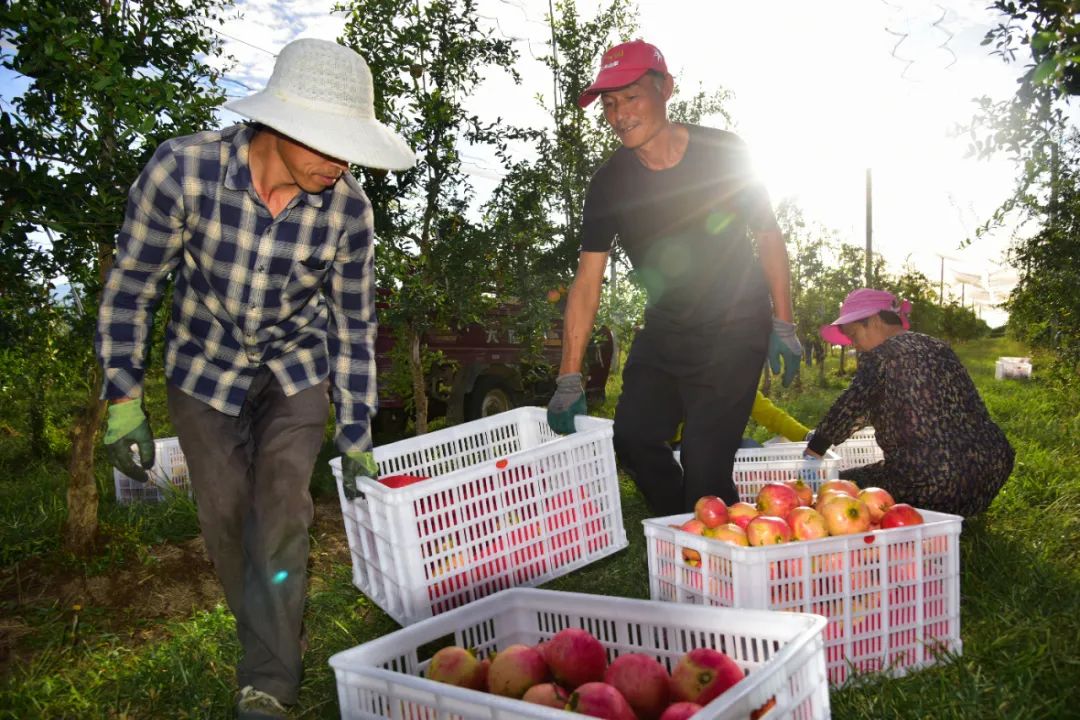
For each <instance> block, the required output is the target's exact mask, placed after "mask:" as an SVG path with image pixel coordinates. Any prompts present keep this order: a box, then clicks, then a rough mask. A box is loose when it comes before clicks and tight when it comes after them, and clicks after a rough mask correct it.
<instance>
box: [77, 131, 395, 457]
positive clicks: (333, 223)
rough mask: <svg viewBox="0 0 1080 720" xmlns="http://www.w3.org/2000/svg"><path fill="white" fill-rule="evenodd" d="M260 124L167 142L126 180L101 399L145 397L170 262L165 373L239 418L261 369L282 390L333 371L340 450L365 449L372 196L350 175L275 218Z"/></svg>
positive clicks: (104, 299) (104, 311)
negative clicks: (262, 185)
mask: <svg viewBox="0 0 1080 720" xmlns="http://www.w3.org/2000/svg"><path fill="white" fill-rule="evenodd" d="M254 132H255V131H254V129H253V128H251V127H250V126H247V125H236V126H233V127H231V128H228V129H226V130H222V131H218V132H204V133H199V134H196V135H191V136H188V137H182V138H176V139H173V140H169V141H167V142H165V143H164V144H163V145H162V146H161V147H160V148H158V150H157V152H155V153H154V157H153V159H152V160H151V161H150V162H149V163H148V164H147V166H146V167H145V168H144V169H143V172H142V174H141V175H140V176H139V178H138V180H136V181H135V184H134V185H132V187H131V190H130V192H129V194H128V205H127V213H126V216H125V218H124V225H123V228H122V229H121V230H120V234H119V236H118V237H117V242H116V247H117V252H116V264H115V266H114V267H113V269H112V272H110V273H109V277H108V279H107V281H106V283H105V287H104V289H103V291H102V296H101V309H100V313H99V316H98V327H97V338H96V342H95V345H96V348H97V353H98V358H99V360H100V362H101V365H102V367H103V368H104V371H105V382H104V386H103V388H102V397H103V398H108V399H113V398H121V397H139V396H140V395H141V394H142V383H143V372H144V367H145V365H144V361H145V359H146V353H147V346H148V344H149V343H148V340H149V338H150V331H151V327H152V323H153V316H154V308H155V307H156V306H157V304H158V302H159V301H160V299H161V295H162V293H163V291H164V287H165V284H166V279H167V278H168V276H169V274H170V273H172V272H173V271H174V270H175V271H176V280H175V287H174V290H173V303H172V313H171V318H170V322H169V326H168V331H167V333H166V348H165V375H166V377H167V378H168V380H169V382H170V383H172V384H173V385H175V386H176V387H178V388H179V389H180V390H182V391H184V392H186V393H187V394H189V395H191V396H192V397H194V398H197V399H199V400H202V401H203V402H205V403H207V404H209V405H210V406H211V407H214V408H216V409H217V410H220V411H221V412H223V413H226V414H228V415H233V416H236V415H239V414H240V408H241V406H242V405H243V403H244V399H245V397H246V396H247V391H248V388H249V387H250V385H251V381H252V378H253V377H254V375H255V373H256V371H257V370H258V369H259V368H260V367H263V366H266V367H267V368H269V369H270V370H271V371H272V372H273V373H274V376H275V377H276V378H277V379H278V381H279V382H280V383H281V386H282V388H283V389H284V390H285V393H286V394H287V395H292V394H294V393H297V392H299V391H301V390H303V389H305V388H309V387H312V386H314V385H316V384H318V383H320V382H322V381H323V380H324V379H325V378H326V377H328V376H329V377H330V386H331V392H332V395H331V397H332V399H333V402H334V407H335V410H336V415H337V445H338V449H339V450H341V451H342V452H349V451H353V450H369V449H370V447H371V439H370V437H371V436H370V432H369V425H370V417H371V414H372V413H373V412H374V409H375V402H376V396H375V353H374V350H375V333H376V320H375V303H374V296H373V282H374V281H373V278H374V270H373V266H372V262H373V252H374V235H373V231H372V213H371V203H370V202H369V201H368V199H367V196H366V195H365V194H364V191H363V190H362V189H361V188H360V186H359V185H358V184H357V182H356V180H355V179H354V178H353V177H352V175H350V174H349V173H345V174H344V175H343V176H342V178H341V179H340V180H339V181H338V182H337V183H335V184H334V185H333V186H332V187H330V188H327V189H326V190H325V191H324V192H321V193H318V194H313V193H305V192H303V191H301V192H300V193H299V194H298V195H297V197H295V198H294V199H293V200H292V202H290V203H289V204H288V206H287V207H286V208H285V209H284V210H283V211H282V212H281V213H280V214H279V215H278V216H277V217H276V218H275V217H271V215H270V212H269V210H267V208H266V206H265V205H264V204H263V203H262V201H261V200H259V198H258V195H257V194H256V193H255V189H254V185H253V184H252V178H251V170H250V167H249V165H248V152H249V149H250V142H251V138H252V137H253V136H254Z"/></svg>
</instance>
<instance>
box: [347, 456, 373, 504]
mask: <svg viewBox="0 0 1080 720" xmlns="http://www.w3.org/2000/svg"><path fill="white" fill-rule="evenodd" d="M362 477H365V478H370V479H371V480H378V479H379V465H378V463H376V462H375V453H373V452H371V451H370V450H368V451H364V452H361V451H359V450H354V451H352V452H347V453H345V454H344V455H342V456H341V487H342V488H343V489H344V491H345V497H346V498H347V499H349V500H355V499H356V498H358V497H360V495H361V494H362V493H361V491H360V489H359V488H358V487H357V478H362Z"/></svg>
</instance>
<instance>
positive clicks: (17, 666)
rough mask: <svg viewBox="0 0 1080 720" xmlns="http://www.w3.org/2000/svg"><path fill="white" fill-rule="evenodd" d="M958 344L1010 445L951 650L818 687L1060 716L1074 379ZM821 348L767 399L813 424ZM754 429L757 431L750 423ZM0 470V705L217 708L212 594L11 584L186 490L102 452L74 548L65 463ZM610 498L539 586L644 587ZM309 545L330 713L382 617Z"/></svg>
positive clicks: (629, 518) (324, 484) (86, 709)
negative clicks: (124, 478)
mask: <svg viewBox="0 0 1080 720" xmlns="http://www.w3.org/2000/svg"><path fill="white" fill-rule="evenodd" d="M958 352H959V353H960V355H961V357H962V358H963V359H964V361H965V363H966V364H967V366H968V367H969V369H970V370H971V373H972V376H973V377H974V379H975V382H976V384H977V385H978V386H979V389H980V391H981V393H982V395H983V398H984V399H985V401H986V404H987V406H988V407H989V409H990V412H991V414H992V415H993V416H994V418H995V419H996V420H997V421H998V422H999V423H1000V424H1001V426H1002V427H1003V428H1004V429H1005V431H1006V433H1007V435H1008V436H1009V438H1010V440H1011V442H1012V443H1013V445H1014V447H1015V448H1016V451H1017V465H1016V470H1015V472H1014V474H1013V476H1012V478H1011V479H1010V480H1009V482H1008V483H1007V485H1006V486H1005V488H1004V490H1003V492H1002V493H1001V494H1000V496H999V497H998V498H997V500H996V501H995V503H994V505H993V506H992V507H991V509H990V510H989V511H988V512H987V513H986V514H985V515H984V516H982V517H980V518H978V519H976V520H974V521H968V522H965V524H964V530H963V534H962V535H961V542H960V545H961V572H962V577H961V594H962V603H961V637H962V639H963V644H964V645H963V653H962V655H961V656H960V657H959V658H957V659H955V660H954V661H953V662H949V663H943V664H940V665H937V666H935V667H932V668H929V669H926V670H923V671H920V672H916V673H912V674H910V675H908V676H906V677H904V678H900V679H890V678H883V677H868V678H865V679H863V680H862V681H861V682H859V683H857V684H854V685H852V686H850V687H846V688H844V689H841V690H836V691H833V692H832V694H831V702H832V708H833V717H835V718H841V719H843V718H853V719H854V718H912V719H914V718H1017V719H1020V718H1032V719H1035V718H1064V717H1071V716H1075V714H1076V708H1080V683H1078V682H1077V680H1078V679H1080V653H1078V652H1077V647H1078V645H1080V557H1078V553H1080V550H1078V548H1080V543H1078V541H1080V383H1077V382H1075V381H1074V382H1073V385H1072V386H1071V387H1070V386H1067V385H1066V386H1063V385H1061V384H1060V383H1057V382H1052V381H1051V380H1049V379H1048V378H1046V377H1044V376H1043V375H1042V373H1041V372H1040V368H1041V364H1040V363H1039V360H1038V358H1037V359H1036V375H1035V378H1034V379H1033V380H1032V381H1031V382H1017V381H1007V382H996V381H995V380H994V379H993V363H994V359H995V358H996V357H998V356H1001V355H1023V354H1026V352H1025V351H1024V349H1023V348H1021V347H1019V346H1017V345H1015V344H1013V343H1010V342H1009V341H1006V340H988V341H980V342H976V343H971V344H968V345H965V346H962V347H959V348H958ZM830 362H831V363H833V364H832V365H830V372H829V374H828V375H827V377H826V383H825V386H824V387H819V386H818V382H817V372H816V369H814V370H805V371H804V373H803V378H802V382H803V385H802V387H801V388H800V389H798V390H793V389H781V388H774V390H775V392H774V393H773V399H774V400H775V401H776V402H777V403H778V404H780V405H781V406H782V407H785V408H786V409H788V410H789V411H790V412H792V414H794V415H795V416H796V417H798V418H799V419H800V420H802V421H803V422H805V423H806V424H808V425H810V426H812V425H813V424H814V423H815V422H816V421H817V420H818V419H820V417H821V415H822V414H823V413H824V412H825V410H826V409H827V408H828V406H829V404H830V403H831V401H832V399H833V398H835V397H836V395H837V394H838V393H839V392H840V390H841V389H842V387H843V385H844V382H845V379H844V378H840V377H838V376H837V375H836V374H835V371H834V366H835V359H832V360H830ZM849 369H850V364H849ZM618 389H619V387H618V378H613V379H612V385H611V388H610V392H609V400H608V402H607V403H605V405H604V406H603V407H602V408H599V409H598V410H597V411H596V412H597V414H601V415H607V416H610V414H611V412H612V409H613V408H614V400H615V398H616V397H617V394H618ZM751 430H752V431H753V432H754V434H755V436H756V437H758V436H760V437H759V439H764V437H765V436H764V434H763V432H764V431H763V430H761V429H755V428H753V427H752V428H751ZM331 454H332V450H331V449H330V448H329V446H327V449H326V450H324V454H323V457H322V458H320V461H319V463H318V465H317V467H318V471H317V473H316V477H315V478H314V481H313V493H314V494H315V495H316V496H320V497H323V498H327V497H331V496H332V492H333V485H332V481H331V479H330V475H329V472H328V470H327V468H326V465H325V462H324V460H326V459H328V458H329V457H330V456H331ZM0 457H10V455H3V454H0ZM0 471H2V472H3V473H4V475H3V483H2V484H0V548H2V551H0V552H2V553H3V554H2V556H0V558H2V563H0V591H2V592H0V602H2V604H0V616H2V617H3V618H4V624H3V625H0V629H4V630H7V631H9V632H10V631H11V629H12V628H13V629H14V631H15V632H14V635H13V636H16V639H15V640H14V642H13V647H14V648H15V651H16V652H17V655H16V657H17V658H18V659H17V660H15V661H14V662H11V663H9V664H8V671H7V675H6V677H4V678H2V680H0V718H29V717H44V718H156V717H175V718H196V717H197V718H221V717H229V713H230V712H231V704H232V693H233V692H234V688H233V664H234V662H235V660H236V656H237V653H238V648H237V645H236V641H235V638H234V627H233V621H232V618H231V616H230V615H229V613H228V612H227V611H225V610H224V609H222V608H221V607H220V606H218V607H205V608H203V609H200V610H197V611H195V612H193V613H191V614H190V615H189V616H185V617H178V618H176V619H173V620H168V621H163V622H152V623H142V624H139V623H135V624H133V625H131V626H130V627H123V626H122V627H120V628H119V629H118V628H117V626H116V623H115V622H112V623H111V622H109V618H107V617H104V616H103V615H102V611H101V610H100V609H95V608H89V607H87V608H81V609H79V610H76V609H74V608H73V607H71V606H66V607H65V606H62V604H60V603H55V602H54V603H52V604H48V603H40V602H37V603H36V602H33V601H32V599H27V598H24V599H23V601H22V602H18V601H17V600H16V599H15V593H14V592H13V587H14V583H16V582H19V581H20V580H19V577H18V575H19V573H20V572H22V573H23V577H22V581H25V574H26V573H27V572H28V570H27V568H32V569H33V570H34V571H35V572H38V573H44V572H55V573H69V574H80V573H81V574H84V575H93V574H96V573H108V572H110V571H112V570H114V569H116V568H118V567H120V566H122V565H124V564H125V563H127V564H130V563H137V562H140V561H149V560H147V558H149V556H150V553H149V550H150V548H152V547H153V546H154V545H155V544H156V543H172V542H180V541H183V540H187V539H190V538H192V537H194V536H195V534H196V532H197V531H196V528H195V525H194V513H193V510H192V508H191V506H190V504H185V503H184V502H174V503H167V504H165V505H161V506H149V507H139V508H124V507H118V506H116V505H115V504H114V503H113V502H112V501H111V498H110V496H111V475H110V474H108V469H107V468H105V467H104V466H102V467H100V468H99V474H100V476H101V478H102V479H101V482H100V487H101V489H102V490H103V492H104V500H103V503H102V508H101V517H102V519H103V524H104V525H105V527H106V529H107V531H108V534H109V537H110V538H111V541H110V542H109V544H108V548H107V549H106V550H105V551H104V552H103V553H102V555H101V557H99V558H97V559H95V560H94V561H93V562H90V563H86V562H82V563H80V562H78V561H76V560H74V559H72V558H65V557H64V556H63V555H62V554H61V553H60V552H59V550H58V548H59V543H58V533H59V529H60V527H61V523H62V517H63V502H64V494H63V468H62V465H60V464H58V462H56V461H55V460H47V461H39V462H30V461H28V460H27V459H25V458H24V459H23V460H22V461H19V462H14V461H5V462H4V463H3V467H2V468H0ZM107 478H108V479H107ZM622 502H623V514H624V522H625V526H626V529H627V532H628V535H629V539H630V547H629V548H628V549H627V550H625V551H622V552H620V553H617V554H616V555H614V556H611V557H609V558H606V559H604V560H602V561H600V562H597V563H594V564H592V565H590V566H588V567H586V568H584V569H582V570H579V571H577V572H575V573H573V574H571V575H568V576H564V577H562V578H559V579H557V580H555V581H553V582H551V583H549V584H548V585H547V586H546V587H549V588H552V589H559V590H573V591H578V592H591V593H605V594H611V595H623V596H628V597H647V596H648V578H647V575H648V572H647V567H646V553H645V544H644V538H643V536H642V532H641V521H642V520H643V519H644V518H646V517H648V515H649V513H648V510H647V509H646V508H645V506H644V504H643V502H642V500H641V496H640V494H639V493H638V492H637V491H636V489H635V488H634V487H633V485H632V484H631V483H629V482H628V481H626V480H625V478H624V479H623V480H622ZM329 540H330V539H326V541H327V542H329ZM338 540H339V542H340V538H339V539H338ZM312 554H313V558H314V561H313V565H312V567H313V568H314V570H313V574H312V578H311V590H310V593H309V603H308V615H307V621H308V626H309V634H310V640H311V649H310V651H309V653H308V656H307V658H306V675H305V679H304V686H303V691H302V693H301V703H300V706H299V708H298V709H297V711H296V716H297V717H304V718H333V717H337V716H338V714H337V712H338V711H337V694H336V686H335V681H334V677H333V673H332V671H331V670H330V668H329V667H328V665H327V659H328V658H329V656H330V655H332V654H333V653H335V652H338V651H340V650H344V649H346V648H349V647H353V646H355V645H357V644H359V643H363V642H365V641H367V640H370V639H372V638H375V637H379V636H381V635H384V634H386V633H388V632H391V631H393V630H394V629H396V627H397V625H396V623H394V622H393V621H392V620H390V619H389V618H388V617H387V616H386V615H385V613H383V612H382V611H381V610H380V609H379V608H377V607H375V606H374V605H373V604H372V603H371V602H370V601H368V600H367V598H365V597H364V596H363V595H362V594H361V593H359V592H358V591H357V590H356V589H355V588H354V587H353V586H352V582H351V571H350V568H349V567H348V566H347V565H346V564H344V563H341V562H330V561H329V560H328V558H334V557H340V552H339V551H337V554H335V548H334V547H331V546H329V545H327V546H324V545H323V544H322V543H321V542H320V541H319V539H318V538H316V542H315V543H314V544H313V547H312ZM136 614H137V613H136ZM1070 708H1071V709H1070Z"/></svg>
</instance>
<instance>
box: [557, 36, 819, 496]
mask: <svg viewBox="0 0 1080 720" xmlns="http://www.w3.org/2000/svg"><path fill="white" fill-rule="evenodd" d="M673 88H674V80H673V79H672V77H671V75H670V74H669V73H668V71H667V65H666V63H665V62H664V57H663V55H662V54H661V53H660V51H659V50H657V49H656V48H655V47H654V46H653V45H650V44H649V43H646V42H643V41H641V40H635V41H633V42H629V43H624V44H622V45H618V46H616V47H614V48H611V49H610V50H608V51H607V52H606V53H604V56H603V59H602V61H601V68H600V73H599V75H598V76H597V78H596V82H594V83H593V84H592V85H591V86H590V87H589V88H588V89H587V90H586V91H585V92H584V93H583V94H582V96H581V98H580V99H579V100H578V102H579V104H580V105H581V106H582V107H585V106H587V105H589V104H590V103H591V102H592V101H593V100H595V99H596V98H597V97H600V98H601V102H602V103H603V107H604V117H605V118H606V119H607V121H608V124H609V125H610V126H611V129H612V130H613V131H614V132H615V134H616V136H617V137H618V138H619V140H620V141H621V143H622V147H621V148H619V149H618V150H616V151H615V153H614V154H612V155H611V157H609V158H608V159H607V161H606V162H605V163H604V164H603V165H602V166H601V167H600V169H599V170H597V171H596V174H595V175H594V176H593V178H592V181H591V183H590V184H589V191H588V194H587V195H586V198H585V209H584V224H583V233H582V243H581V255H580V257H579V260H578V269H577V275H576V277H575V279H574V283H573V286H572V287H571V288H570V293H569V296H568V298H567V305H566V316H565V328H564V337H563V355H562V363H561V366H560V369H559V379H558V387H557V389H556V392H555V395H554V396H553V397H552V399H551V402H550V403H549V404H548V422H549V424H550V425H551V427H552V428H553V429H555V430H556V431H558V432H563V433H567V432H573V430H574V415H578V414H584V413H585V411H586V410H585V398H584V394H583V393H582V389H581V372H580V371H581V361H582V357H583V355H584V351H585V346H586V344H587V342H588V339H589V336H590V335H591V333H592V329H593V322H594V321H595V319H596V310H597V307H598V306H599V303H600V290H601V285H602V283H603V277H604V270H605V268H606V267H607V258H608V253H609V252H610V250H611V247H612V244H613V242H614V241H615V239H616V238H618V242H619V243H620V244H621V245H622V247H623V250H624V251H625V252H626V255H627V257H629V258H630V262H631V263H632V264H633V266H634V270H635V272H636V273H637V275H638V277H639V279H640V281H641V282H642V283H643V285H644V286H645V288H646V290H647V293H648V303H647V306H646V310H645V326H644V328H643V329H642V330H641V332H639V333H638V335H637V337H636V338H635V339H634V343H633V346H632V347H631V350H630V356H629V359H628V360H627V363H626V367H625V369H624V370H623V391H622V395H621V396H620V397H619V402H618V406H617V408H616V410H615V439H614V442H615V451H616V454H617V455H618V458H619V461H620V463H621V464H622V466H623V468H624V469H625V470H626V471H627V472H628V473H629V474H630V476H631V477H632V478H633V480H634V482H635V483H636V484H637V486H638V488H639V489H640V490H641V491H642V493H643V494H644V496H645V499H646V501H647V502H648V504H649V506H650V508H651V509H652V511H654V512H656V513H658V514H660V515H672V514H676V513H681V512H686V511H689V510H690V509H691V508H692V507H693V505H694V503H695V502H696V501H697V499H698V498H699V497H701V496H703V495H719V496H720V497H721V498H723V499H724V500H725V501H726V502H728V503H732V502H736V501H737V500H738V493H737V492H736V490H735V485H734V483H733V481H732V467H733V465H734V460H735V450H736V449H738V447H739V442H740V440H741V438H742V433H743V430H744V429H745V427H746V421H747V419H748V417H749V415H750V408H751V407H752V405H753V402H754V394H755V392H756V390H757V383H758V379H759V377H760V374H761V367H762V363H763V361H764V360H765V358H766V356H768V358H769V362H770V364H771V366H772V369H773V371H774V372H779V371H780V361H781V358H783V363H784V384H785V385H787V384H789V383H790V382H791V380H792V378H794V376H795V373H796V372H797V370H798V366H799V360H800V358H801V355H802V348H801V347H800V345H799V341H798V339H797V338H796V335H795V326H794V325H793V324H792V308H791V289H790V274H789V273H790V271H789V267H788V256H787V250H786V248H785V246H784V238H783V236H782V234H781V233H780V230H779V227H778V226H777V224H776V217H775V215H774V214H773V211H772V206H771V204H770V202H769V197H768V194H767V193H766V192H765V189H764V188H763V187H762V186H761V185H760V184H759V183H758V182H757V181H756V180H755V179H754V178H753V175H752V173H751V170H750V162H749V159H748V153H747V150H746V147H745V145H744V144H743V142H742V140H740V139H739V138H738V137H737V136H735V135H734V134H732V133H729V132H725V131H722V130H714V129H711V128H705V127H698V126H694V125H681V124H676V123H672V122H671V121H669V120H668V117H667V101H668V100H669V99H670V97H671V94H672V90H673ZM751 234H752V235H753V238H754V239H755V240H756V241H757V254H756V255H755V253H754V248H753V244H752V242H751V237H750V236H751ZM770 298H771V303H770ZM683 421H685V426H684V429H683V437H682V446H681V450H682V457H681V460H682V467H681V468H680V466H679V464H678V463H676V461H675V459H674V456H673V455H672V452H671V449H670V447H669V446H668V444H667V440H668V439H669V438H671V437H672V436H673V435H674V433H675V430H676V428H677V427H678V424H679V423H680V422H683Z"/></svg>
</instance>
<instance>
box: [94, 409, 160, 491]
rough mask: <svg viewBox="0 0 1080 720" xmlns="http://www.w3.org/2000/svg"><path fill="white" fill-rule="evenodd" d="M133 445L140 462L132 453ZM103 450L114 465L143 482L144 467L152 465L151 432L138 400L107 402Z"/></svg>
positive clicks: (145, 476) (144, 478) (147, 467)
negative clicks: (107, 418)
mask: <svg viewBox="0 0 1080 720" xmlns="http://www.w3.org/2000/svg"><path fill="white" fill-rule="evenodd" d="M132 445H137V446H138V448H139V463H136V462H135V459H134V458H133V457H132V456H131V446H132ZM105 454H106V455H107V456H108V458H109V462H110V463H111V464H112V466H113V467H114V468H116V469H117V470H119V471H120V472H122V473H124V474H125V475H127V476H128V477H129V478H132V479H133V480H138V481H139V482H143V483H144V482H146V480H147V478H148V476H147V474H146V471H147V470H149V469H150V468H152V467H154V434H153V433H152V432H150V423H149V422H148V421H147V419H146V413H144V412H143V409H142V402H141V401H139V400H128V401H127V402H122V403H111V404H110V405H109V422H108V425H107V426H106V428H105ZM140 465H141V466H142V467H140Z"/></svg>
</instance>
